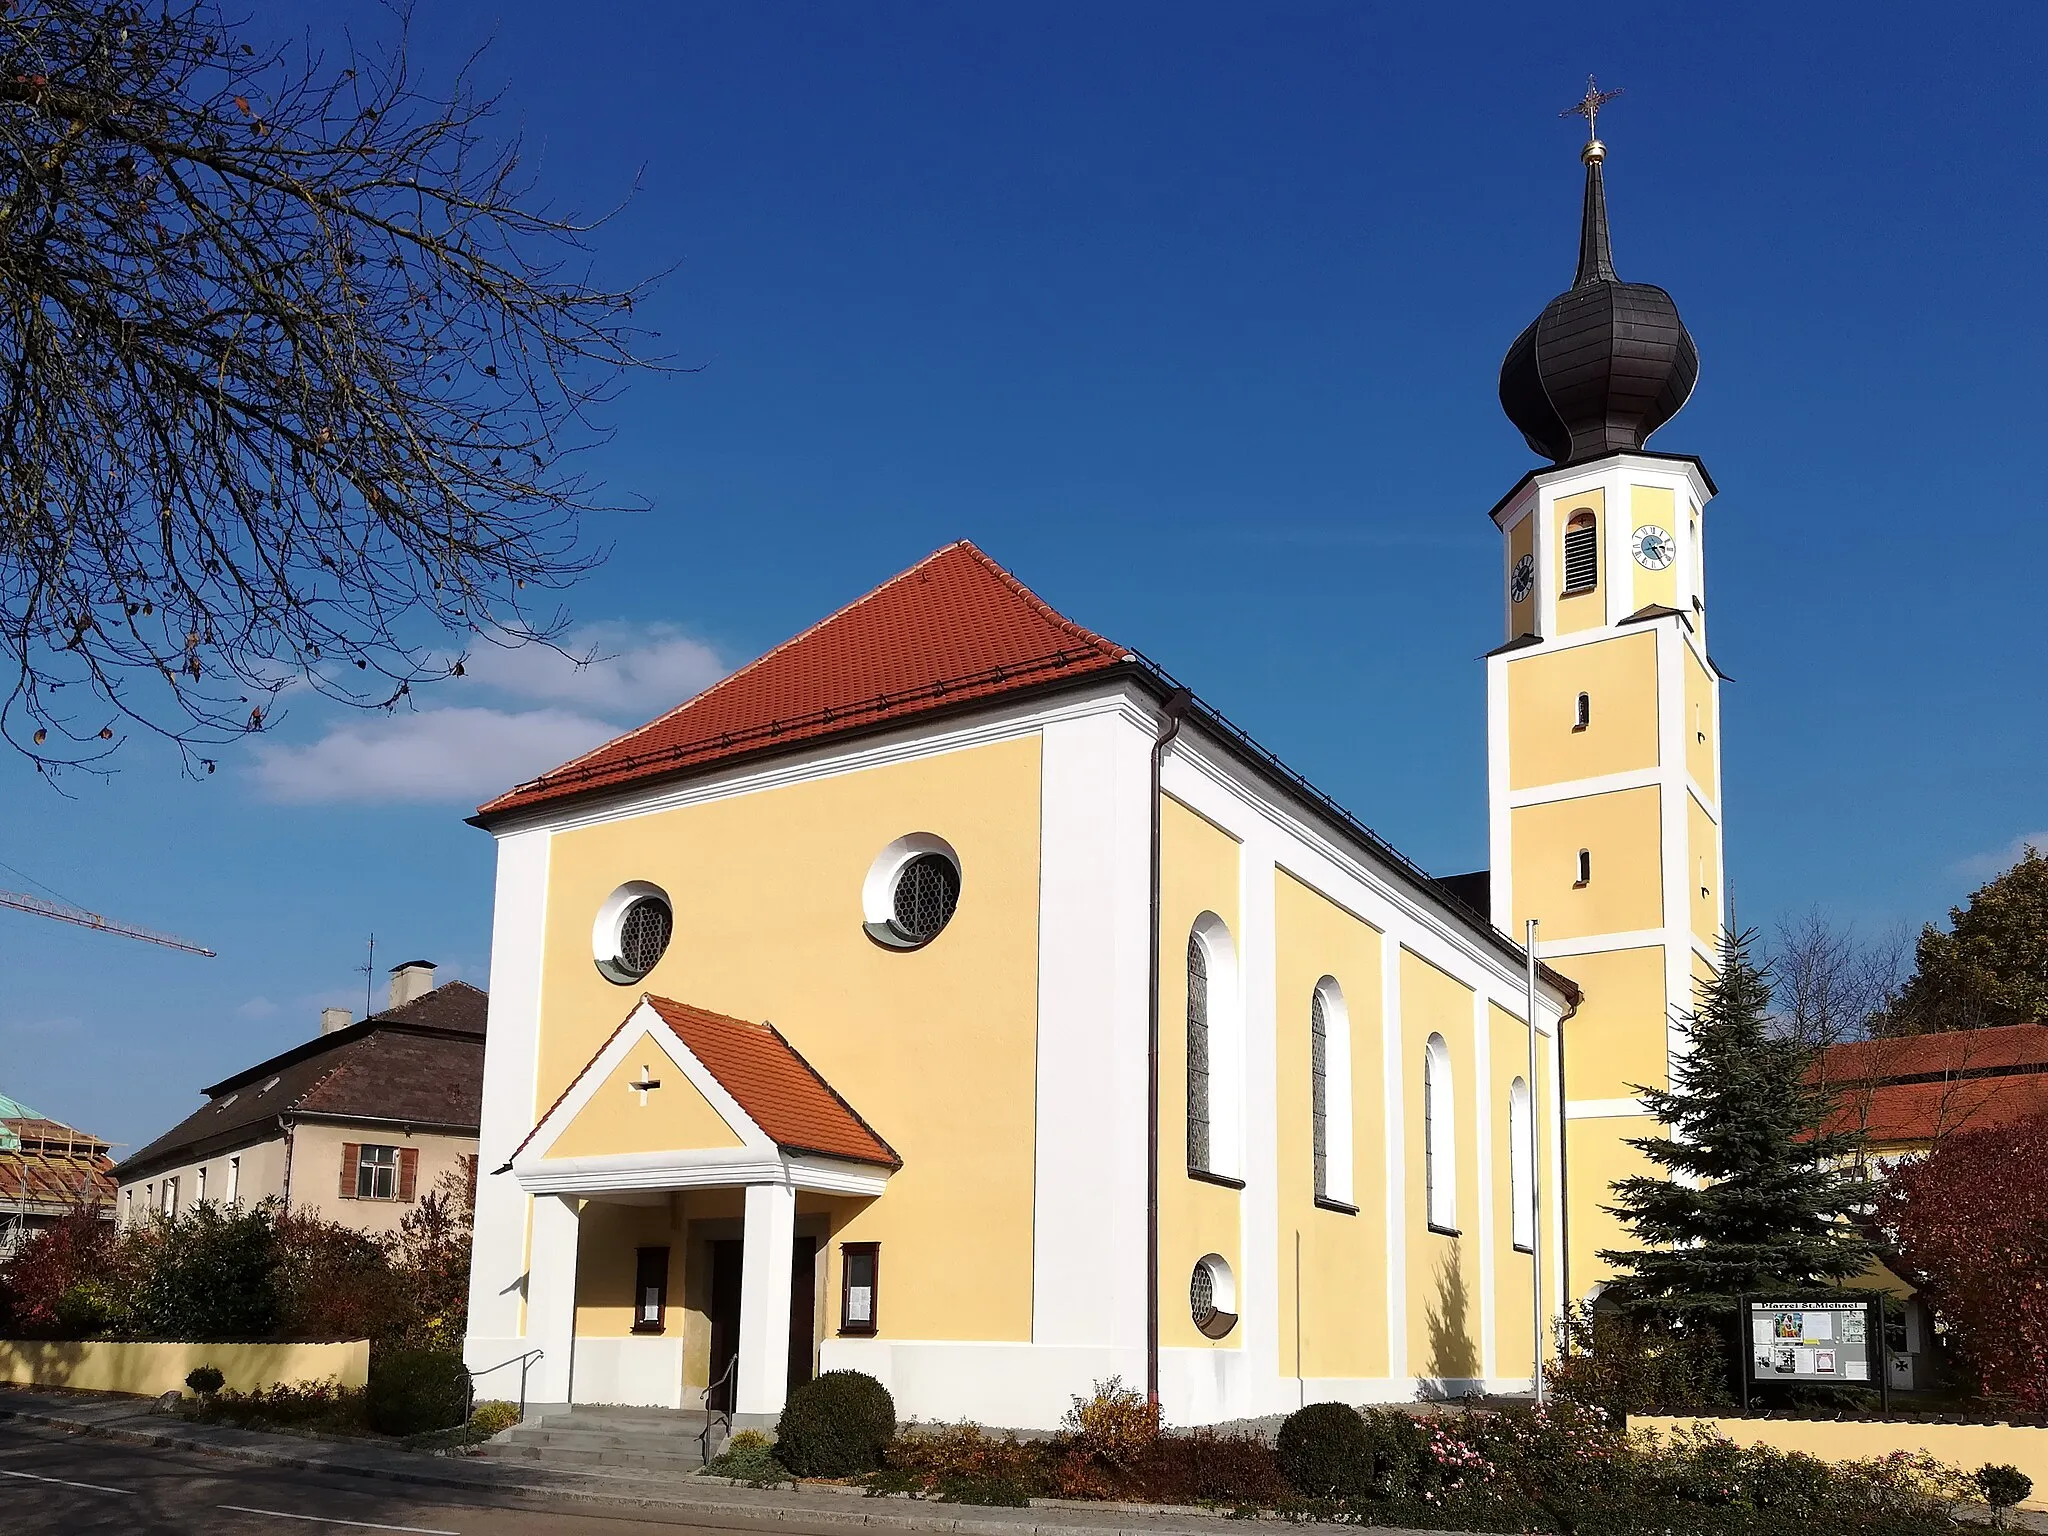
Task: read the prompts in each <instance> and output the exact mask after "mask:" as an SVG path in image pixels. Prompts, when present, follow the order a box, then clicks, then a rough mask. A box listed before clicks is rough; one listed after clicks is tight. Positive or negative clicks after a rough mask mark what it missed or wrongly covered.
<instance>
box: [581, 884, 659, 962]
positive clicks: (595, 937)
mask: <svg viewBox="0 0 2048 1536" xmlns="http://www.w3.org/2000/svg"><path fill="white" fill-rule="evenodd" d="M675 926H676V918H675V908H674V907H672V906H671V905H670V904H669V899H668V892H666V891H664V890H663V889H662V888H661V887H660V886H658V885H650V884H648V882H646V881H645V880H629V881H627V882H626V883H625V884H624V885H622V886H620V887H619V888H618V889H617V890H616V891H613V892H612V893H611V895H609V896H607V897H606V898H605V899H604V903H603V905H601V906H600V907H599V908H598V909H597V920H596V921H595V922H594V923H593V924H592V925H591V930H590V952H591V958H592V959H593V960H595V961H596V962H597V968H598V971H599V972H600V973H601V974H602V975H603V976H604V978H605V980H607V981H611V982H616V983H617V984H618V985H620V986H622V987H623V986H630V985H631V984H632V983H634V982H636V981H639V980H641V979H642V978H643V977H645V976H646V975H647V973H648V972H649V971H651V970H653V969H654V968H655V966H657V965H659V964H660V963H661V957H662V956H663V955H665V954H667V953H668V945H669V940H670V939H671V938H673V937H674V936H675Z"/></svg>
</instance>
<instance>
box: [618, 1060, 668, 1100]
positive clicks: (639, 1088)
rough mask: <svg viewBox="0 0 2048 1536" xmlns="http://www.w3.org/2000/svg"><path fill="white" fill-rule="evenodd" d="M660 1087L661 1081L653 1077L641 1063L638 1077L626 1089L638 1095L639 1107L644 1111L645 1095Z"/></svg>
mask: <svg viewBox="0 0 2048 1536" xmlns="http://www.w3.org/2000/svg"><path fill="white" fill-rule="evenodd" d="M660 1086H661V1079H660V1078H658V1077H656V1076H654V1074H653V1072H652V1071H651V1070H650V1069H649V1067H648V1066H647V1064H646V1063H645V1062H642V1063H641V1064H640V1075H639V1076H638V1077H637V1078H635V1079H634V1080H633V1081H632V1082H630V1083H628V1084H626V1088H627V1090H628V1091H629V1092H632V1093H637V1094H639V1095H640V1107H641V1108H642V1109H645V1108H646V1107H647V1095H648V1094H650V1093H652V1092H653V1091H654V1090H655V1089H657V1088H659V1087H660Z"/></svg>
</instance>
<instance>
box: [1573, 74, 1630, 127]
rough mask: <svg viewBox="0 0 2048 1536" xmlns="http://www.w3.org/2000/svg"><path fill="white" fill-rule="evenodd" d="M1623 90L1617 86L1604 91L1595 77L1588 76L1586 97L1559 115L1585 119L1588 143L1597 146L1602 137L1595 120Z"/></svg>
mask: <svg viewBox="0 0 2048 1536" xmlns="http://www.w3.org/2000/svg"><path fill="white" fill-rule="evenodd" d="M1621 89H1622V88H1621V87H1620V86H1616V87H1615V88H1614V89H1613V90H1611V91H1603V90H1601V89H1600V87H1599V84H1598V83H1597V82H1596V81H1595V80H1594V79H1593V77H1592V76H1591V75H1588V76H1586V94H1585V97H1584V98H1583V99H1582V100H1580V101H1578V102H1577V103H1575V104H1574V105H1572V106H1569V107H1566V108H1565V109H1564V110H1563V111H1562V112H1560V113H1558V114H1557V115H1558V116H1559V117H1583V118H1584V119H1585V120H1586V142H1587V143H1588V144H1597V143H1599V142H1600V135H1599V133H1598V132H1596V131H1595V121H1594V120H1595V119H1596V118H1598V117H1599V115H1600V109H1601V108H1602V107H1604V106H1606V105H1607V103H1608V102H1610V101H1612V100H1614V98H1615V97H1617V96H1619V95H1620V94H1621Z"/></svg>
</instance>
